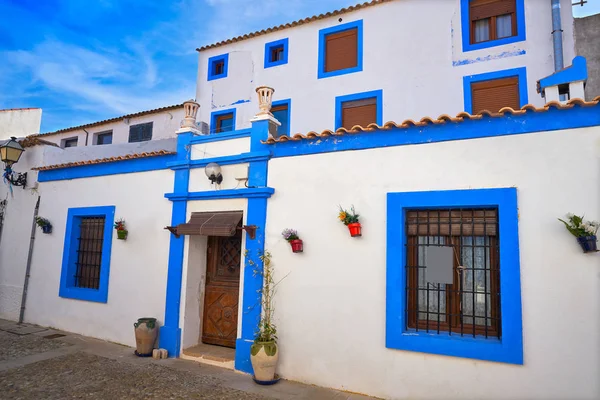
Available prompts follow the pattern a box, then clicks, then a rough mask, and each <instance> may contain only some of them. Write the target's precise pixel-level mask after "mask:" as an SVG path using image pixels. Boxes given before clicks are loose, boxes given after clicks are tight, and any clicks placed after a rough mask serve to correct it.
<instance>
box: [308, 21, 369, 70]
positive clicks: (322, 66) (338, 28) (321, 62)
mask: <svg viewBox="0 0 600 400" xmlns="http://www.w3.org/2000/svg"><path fill="white" fill-rule="evenodd" d="M354 28H357V30H358V38H357V40H358V43H357V65H356V67H352V68H346V69H340V70H337V71H331V72H325V37H326V36H327V35H330V34H332V33H338V32H342V31H347V30H350V29H354ZM362 70H363V21H362V19H360V20H358V21H353V22H348V23H346V24H342V25H337V26H332V27H330V28H325V29H321V30H320V31H319V60H318V71H317V77H318V79H323V78H329V77H332V76H338V75H344V74H351V73H354V72H360V71H362Z"/></svg>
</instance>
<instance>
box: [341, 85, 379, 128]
mask: <svg viewBox="0 0 600 400" xmlns="http://www.w3.org/2000/svg"><path fill="white" fill-rule="evenodd" d="M373 97H374V98H375V100H376V102H377V121H375V123H376V124H377V125H382V124H383V90H382V89H379V90H372V91H370V92H362V93H354V94H348V95H345V96H337V97H336V98H335V129H338V128H341V127H342V104H343V103H345V102H348V101H355V100H364V99H370V98H373Z"/></svg>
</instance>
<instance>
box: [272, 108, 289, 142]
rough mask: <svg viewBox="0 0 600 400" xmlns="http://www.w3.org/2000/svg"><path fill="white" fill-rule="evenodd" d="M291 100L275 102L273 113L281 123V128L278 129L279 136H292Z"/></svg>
mask: <svg viewBox="0 0 600 400" xmlns="http://www.w3.org/2000/svg"><path fill="white" fill-rule="evenodd" d="M290 103H291V101H290V100H281V101H276V102H273V107H271V113H272V114H273V116H274V117H275V119H277V121H279V122H281V126H279V127H277V134H278V135H289V134H290Z"/></svg>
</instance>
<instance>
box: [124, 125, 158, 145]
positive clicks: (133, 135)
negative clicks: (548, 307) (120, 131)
mask: <svg viewBox="0 0 600 400" xmlns="http://www.w3.org/2000/svg"><path fill="white" fill-rule="evenodd" d="M148 140H152V122H147V123H145V124H137V125H132V126H130V127H129V143H134V142H145V141H148Z"/></svg>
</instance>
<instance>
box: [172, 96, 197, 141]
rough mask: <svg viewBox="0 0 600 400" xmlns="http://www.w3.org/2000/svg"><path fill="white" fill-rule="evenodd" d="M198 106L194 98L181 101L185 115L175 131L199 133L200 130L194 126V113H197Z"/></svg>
mask: <svg viewBox="0 0 600 400" xmlns="http://www.w3.org/2000/svg"><path fill="white" fill-rule="evenodd" d="M199 108H200V104H198V103H196V102H195V101H194V100H191V99H190V100H188V101H185V102H183V110H184V112H185V117H184V118H183V121H182V122H181V128H180V129H179V130H178V131H177V133H182V132H192V133H195V134H199V133H200V131H199V130H198V127H197V126H196V115H197V114H198V109H199Z"/></svg>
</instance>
